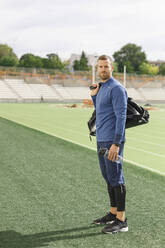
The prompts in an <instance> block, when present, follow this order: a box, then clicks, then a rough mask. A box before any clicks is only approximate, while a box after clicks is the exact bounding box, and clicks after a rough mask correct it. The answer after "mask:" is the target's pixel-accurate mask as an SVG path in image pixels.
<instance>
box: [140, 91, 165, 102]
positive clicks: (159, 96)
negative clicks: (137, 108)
mask: <svg viewBox="0 0 165 248" xmlns="http://www.w3.org/2000/svg"><path fill="white" fill-rule="evenodd" d="M138 90H139V92H140V93H141V94H142V95H143V96H144V99H145V100H147V101H165V90H164V88H139V89H138Z"/></svg>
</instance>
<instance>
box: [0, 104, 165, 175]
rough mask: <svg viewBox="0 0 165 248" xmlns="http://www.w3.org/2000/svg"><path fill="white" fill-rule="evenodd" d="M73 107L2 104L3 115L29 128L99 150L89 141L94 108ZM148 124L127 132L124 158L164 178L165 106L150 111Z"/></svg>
mask: <svg viewBox="0 0 165 248" xmlns="http://www.w3.org/2000/svg"><path fill="white" fill-rule="evenodd" d="M69 106H71V105H70V104H68V105H67V107H66V104H54V103H43V104H36V103H1V104H0V116H1V117H4V118H6V119H9V120H12V121H15V122H17V123H20V124H23V125H25V126H28V127H32V128H34V129H37V130H40V131H43V132H45V133H48V134H52V135H55V136H58V137H62V138H64V139H68V140H71V141H73V142H76V143H79V144H82V145H85V146H88V147H90V148H92V149H96V142H95V138H93V139H92V140H93V141H92V142H91V141H90V139H89V130H88V127H87V120H89V118H90V116H91V113H92V112H93V108H86V107H85V108H84V107H83V105H77V106H78V107H77V108H70V107H69ZM149 113H150V121H149V123H147V124H146V125H140V126H137V127H134V128H128V129H126V144H125V152H124V159H126V160H127V162H130V161H131V162H132V163H134V164H138V165H139V166H142V167H147V168H149V169H151V170H152V169H153V170H156V171H157V172H159V173H162V174H164V175H165V166H164V165H165V163H164V161H165V154H164V151H165V131H164V120H165V105H161V106H157V110H152V111H149Z"/></svg>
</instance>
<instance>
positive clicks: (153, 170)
mask: <svg viewBox="0 0 165 248" xmlns="http://www.w3.org/2000/svg"><path fill="white" fill-rule="evenodd" d="M124 161H126V162H128V163H130V164H133V165H136V166H138V167H141V168H143V169H147V170H150V171H152V172H155V173H157V174H160V175H163V176H165V172H161V171H159V170H156V169H152V168H149V167H148V166H146V165H141V164H139V163H136V162H134V161H131V160H128V159H124Z"/></svg>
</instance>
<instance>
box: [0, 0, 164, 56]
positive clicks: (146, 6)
mask: <svg viewBox="0 0 165 248" xmlns="http://www.w3.org/2000/svg"><path fill="white" fill-rule="evenodd" d="M164 8H165V2H164V0H139V1H133V0H116V1H114V0H113V1H112V0H102V1H100V0H90V1H89V0H84V1H80V0H47V1H45V0H40V1H39V0H33V1H31V0H1V2H0V23H1V25H0V33H1V37H0V43H8V44H9V45H11V46H12V47H13V48H14V50H15V52H16V53H17V54H18V55H19V56H21V55H22V54H24V53H26V52H32V53H34V54H38V55H40V56H45V55H46V54H47V53H49V52H57V53H59V55H61V56H65V57H69V55H70V54H71V53H74V52H77V53H78V52H79V53H80V52H81V50H82V49H83V50H85V51H86V52H87V53H95V52H96V53H108V54H113V53H114V52H115V51H116V50H118V49H120V48H121V46H123V45H125V44H126V43H130V42H132V43H135V44H138V45H140V46H142V47H143V50H144V51H146V52H147V55H148V57H153V56H154V58H155V59H159V56H160V55H161V52H160V51H162V54H163V56H164V52H163V51H164V48H165V47H164V43H163V39H162V38H161V37H163V38H164V37H165V32H164V30H163V28H162V26H163V24H164V21H165V17H164ZM161 40H162V41H161ZM154 58H153V59H154ZM164 59H165V56H164Z"/></svg>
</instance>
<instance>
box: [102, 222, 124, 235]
mask: <svg viewBox="0 0 165 248" xmlns="http://www.w3.org/2000/svg"><path fill="white" fill-rule="evenodd" d="M127 231H128V225H127V219H125V221H120V220H119V219H116V220H115V221H114V222H113V223H112V224H110V225H108V226H106V227H105V228H103V230H102V232H103V233H117V232H127Z"/></svg>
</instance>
